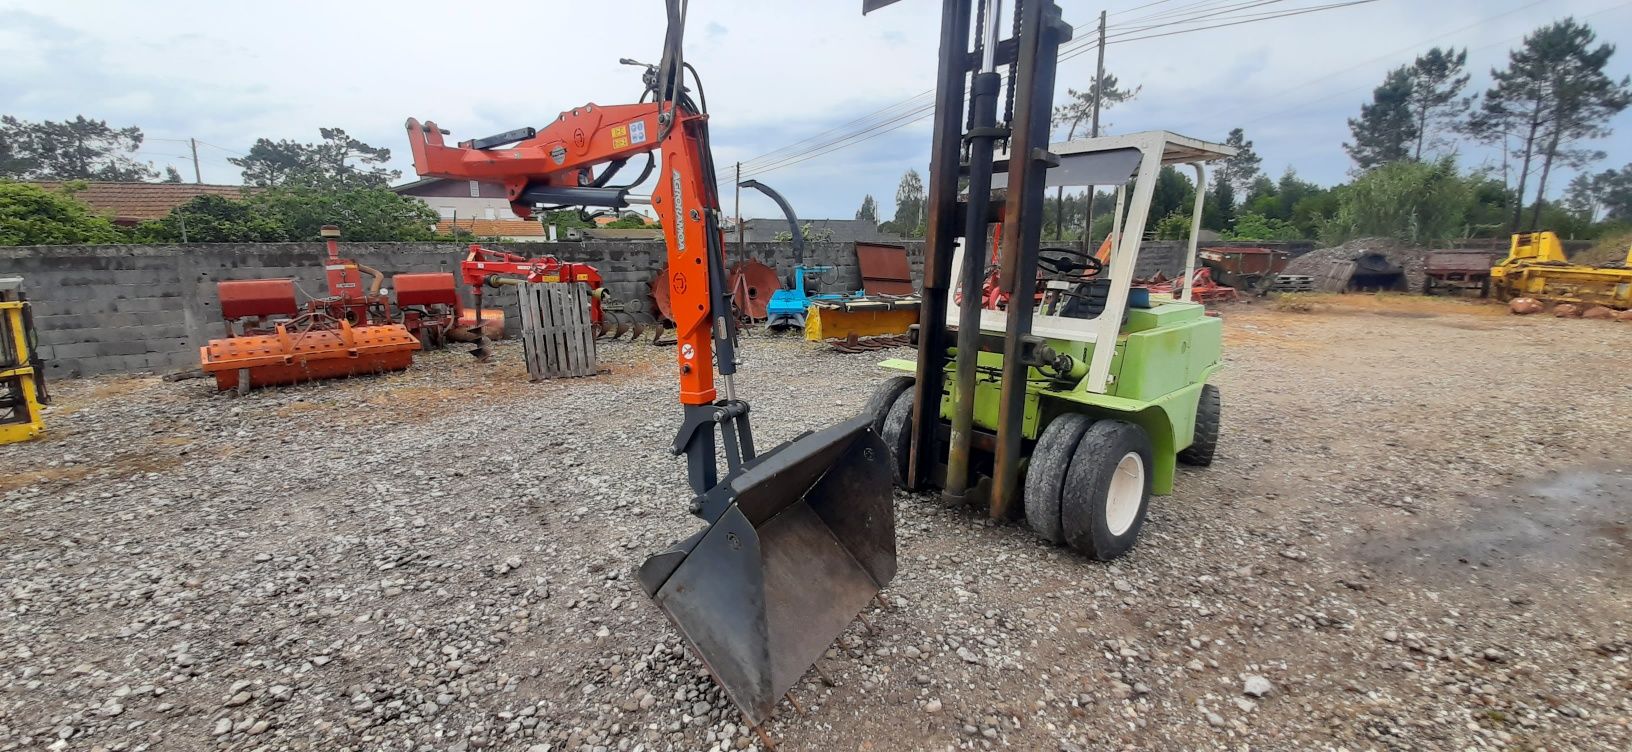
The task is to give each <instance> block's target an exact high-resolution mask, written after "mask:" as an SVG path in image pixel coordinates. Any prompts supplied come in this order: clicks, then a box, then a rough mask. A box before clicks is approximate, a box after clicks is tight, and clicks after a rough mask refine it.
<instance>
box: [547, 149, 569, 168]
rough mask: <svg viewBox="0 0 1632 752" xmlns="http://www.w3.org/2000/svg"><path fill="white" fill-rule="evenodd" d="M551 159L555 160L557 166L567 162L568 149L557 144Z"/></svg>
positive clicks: (552, 151) (551, 151) (551, 153)
mask: <svg viewBox="0 0 1632 752" xmlns="http://www.w3.org/2000/svg"><path fill="white" fill-rule="evenodd" d="M550 159H553V160H555V163H556V164H561V163H562V162H565V161H567V147H565V146H562V145H561V144H556V145H555V148H554V149H551V150H550Z"/></svg>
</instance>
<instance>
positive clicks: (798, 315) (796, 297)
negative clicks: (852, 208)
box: [738, 180, 861, 329]
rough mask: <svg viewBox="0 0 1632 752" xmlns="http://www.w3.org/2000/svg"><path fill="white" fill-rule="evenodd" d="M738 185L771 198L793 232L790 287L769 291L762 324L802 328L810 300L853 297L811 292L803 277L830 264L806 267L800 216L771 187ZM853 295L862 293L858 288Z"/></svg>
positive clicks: (827, 268)
mask: <svg viewBox="0 0 1632 752" xmlns="http://www.w3.org/2000/svg"><path fill="white" fill-rule="evenodd" d="M738 185H741V186H742V187H743V188H753V189H755V190H757V191H759V192H760V193H763V194H765V195H767V196H770V197H771V200H772V201H775V202H776V205H777V206H778V207H781V209H782V213H783V214H784V215H786V216H787V218H788V229H789V230H790V231H791V232H792V235H793V263H794V267H793V277H792V280H791V281H792V284H793V286H792V287H784V288H780V289H778V290H777V291H776V292H774V293H771V300H770V302H769V303H767V304H766V305H765V327H766V328H767V329H784V328H788V327H799V328H800V329H803V328H805V311H806V309H808V308H809V307H810V301H812V300H844V299H845V298H848V297H852V294H850V293H822V294H817V295H811V294H809V293H808V292H807V291H806V290H805V276H806V275H816V274H826V273H827V272H831V271H833V267H831V266H805V233H804V229H803V228H801V227H800V226H799V218H798V217H797V216H795V215H794V213H793V207H792V206H790V205H789V204H788V200H787V199H785V198H782V194H780V193H777V192H776V191H774V190H771V188H770V186H767V185H765V184H764V183H761V182H759V181H758V180H744V181H742V182H741V183H739V184H738ZM854 294H855V295H859V294H861V292H860V291H859V290H858V291H857V292H856V293H854Z"/></svg>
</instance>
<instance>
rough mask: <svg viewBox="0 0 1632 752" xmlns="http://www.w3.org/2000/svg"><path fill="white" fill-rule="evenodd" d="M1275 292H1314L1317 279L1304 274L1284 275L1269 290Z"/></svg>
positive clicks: (1277, 278) (1276, 279)
mask: <svg viewBox="0 0 1632 752" xmlns="http://www.w3.org/2000/svg"><path fill="white" fill-rule="evenodd" d="M1269 289H1270V290H1271V291H1273V292H1314V291H1315V278H1314V277H1309V276H1305V275H1302V274H1282V275H1280V276H1278V277H1276V278H1275V284H1274V285H1272V286H1270V288H1269Z"/></svg>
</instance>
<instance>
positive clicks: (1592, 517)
mask: <svg viewBox="0 0 1632 752" xmlns="http://www.w3.org/2000/svg"><path fill="white" fill-rule="evenodd" d="M1462 503H1463V508H1462V509H1461V510H1459V512H1460V514H1457V515H1456V516H1455V518H1454V519H1453V520H1446V521H1437V520H1436V521H1430V522H1425V523H1423V524H1418V525H1407V526H1406V527H1404V528H1403V529H1400V528H1396V529H1393V530H1390V529H1388V528H1379V529H1377V530H1374V531H1373V532H1372V534H1371V536H1370V537H1369V538H1368V539H1366V540H1365V541H1363V542H1362V543H1361V544H1360V546H1359V549H1360V550H1359V555H1360V558H1361V559H1362V560H1363V561H1365V562H1366V563H1367V564H1369V565H1371V566H1373V567H1375V568H1377V569H1379V570H1385V571H1393V572H1396V573H1399V574H1404V575H1407V576H1412V577H1417V578H1420V579H1426V578H1433V577H1435V576H1436V575H1442V574H1445V573H1446V570H1457V571H1462V572H1469V573H1473V574H1475V575H1477V573H1479V572H1481V571H1485V570H1488V571H1490V572H1491V573H1492V574H1493V575H1497V576H1501V577H1511V576H1520V575H1537V576H1540V577H1544V578H1549V579H1550V578H1555V577H1557V578H1564V577H1576V576H1579V575H1581V574H1595V575H1598V576H1605V577H1613V576H1620V575H1625V574H1628V573H1632V472H1627V471H1625V470H1622V469H1607V468H1583V469H1575V470H1569V471H1564V472H1558V473H1552V474H1549V475H1546V476H1543V477H1542V478H1540V479H1537V480H1532V481H1527V482H1524V483H1520V484H1516V485H1512V486H1506V487H1502V488H1496V489H1491V490H1489V491H1486V492H1481V493H1474V494H1470V495H1469V496H1468V497H1467V498H1466V499H1465V500H1464V501H1463V502H1462Z"/></svg>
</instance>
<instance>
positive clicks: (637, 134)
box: [629, 120, 646, 144]
mask: <svg viewBox="0 0 1632 752" xmlns="http://www.w3.org/2000/svg"><path fill="white" fill-rule="evenodd" d="M629 143H631V144H644V143H646V121H644V120H636V121H634V122H632V123H630V124H629Z"/></svg>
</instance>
